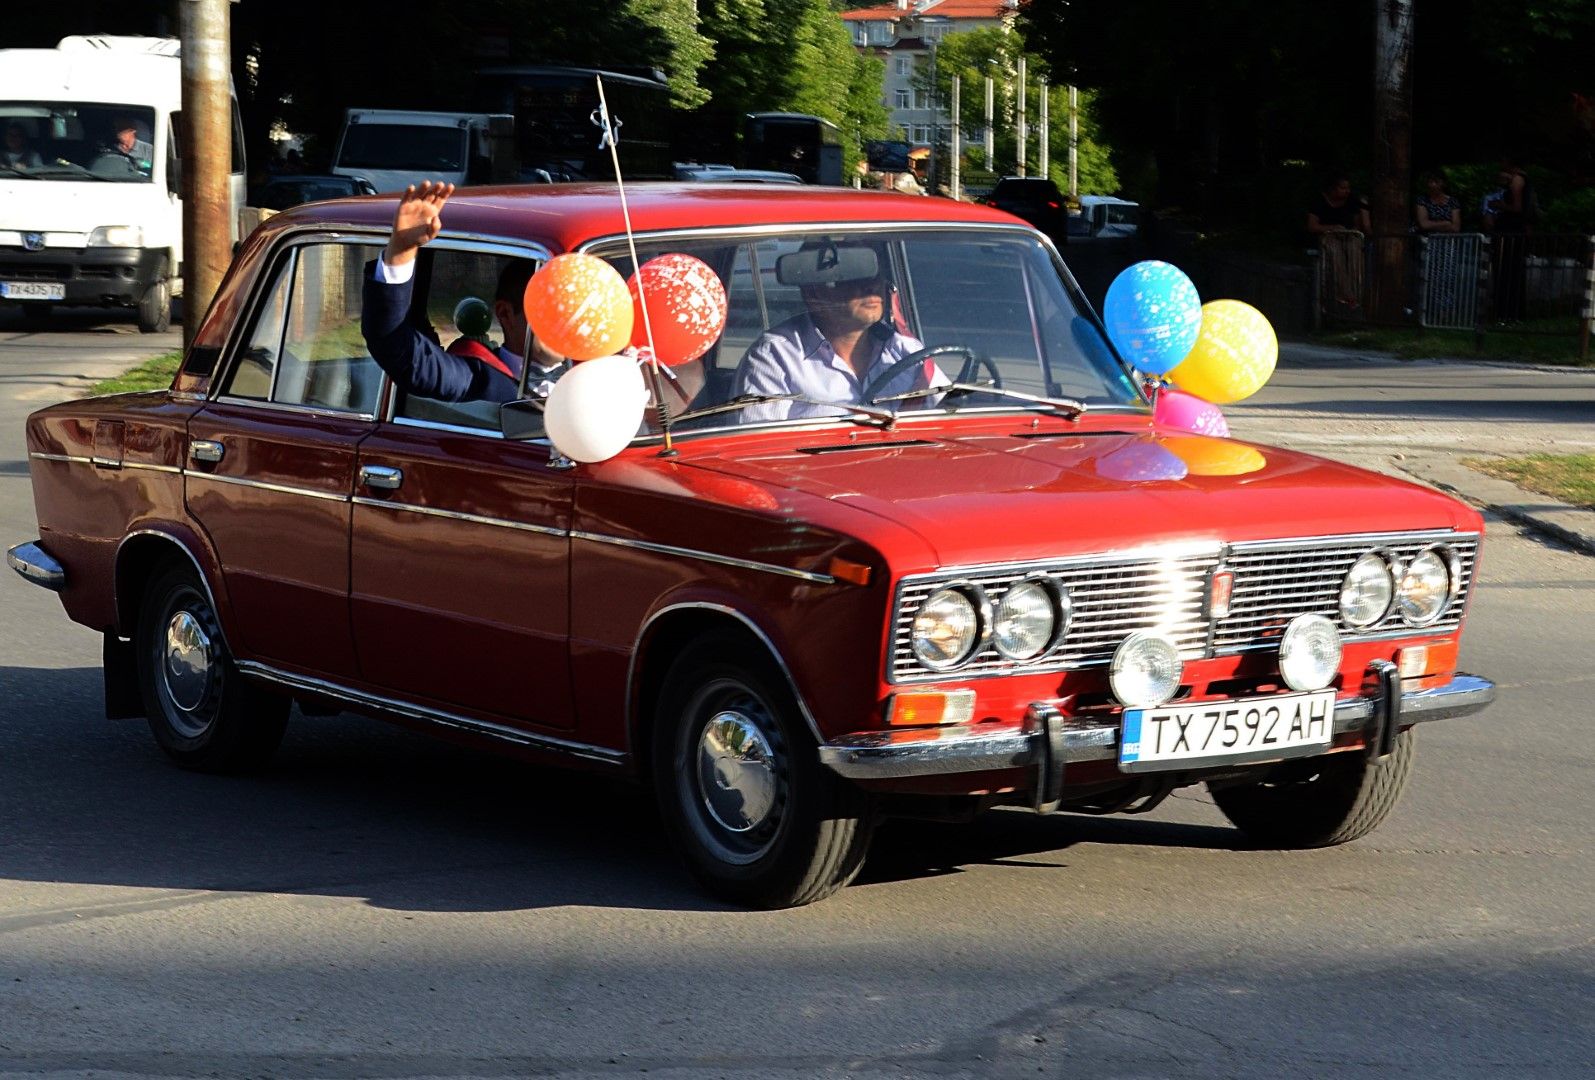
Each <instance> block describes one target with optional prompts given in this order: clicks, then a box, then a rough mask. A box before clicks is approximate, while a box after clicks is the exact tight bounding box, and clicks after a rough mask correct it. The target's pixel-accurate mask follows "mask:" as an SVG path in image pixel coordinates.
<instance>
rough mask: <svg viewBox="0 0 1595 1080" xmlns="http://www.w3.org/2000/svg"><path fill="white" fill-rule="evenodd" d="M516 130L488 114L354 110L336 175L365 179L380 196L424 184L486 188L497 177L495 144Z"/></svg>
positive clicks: (335, 164) (342, 138) (505, 118)
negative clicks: (436, 183) (481, 185)
mask: <svg viewBox="0 0 1595 1080" xmlns="http://www.w3.org/2000/svg"><path fill="white" fill-rule="evenodd" d="M513 124H514V118H513V117H510V116H508V115H503V116H498V115H493V114H489V113H457V112H405V111H402V110H398V109H350V110H349V113H348V116H347V117H346V118H345V119H344V124H343V134H342V135H341V136H339V138H338V152H337V154H336V155H334V157H333V159H332V172H333V173H334V174H335V175H337V176H348V177H363V178H365V179H367V180H369V181H371V183H372V184H374V185H376V189H377V190H378V191H379V192H390V191H403V190H404V189H405V188H406V187H408V186H409V185H411V184H419V183H420V182H421V181H422V180H442V181H446V182H448V183H452V184H456V185H460V186H463V185H465V184H485V183H487V182H489V181H490V180H491V179H493V177H494V168H493V162H494V160H495V151H496V147H495V143H494V140H495V138H499V139H502V138H503V137H504V136H505V135H507V134H509V132H510V131H511V130H512V127H513Z"/></svg>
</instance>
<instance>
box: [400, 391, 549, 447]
mask: <svg viewBox="0 0 1595 1080" xmlns="http://www.w3.org/2000/svg"><path fill="white" fill-rule="evenodd" d="M389 396H390V398H391V396H392V395H389ZM395 407H396V406H395V405H394V403H393V402H391V401H390V402H389V416H390V417H391V419H389V420H388V423H390V424H392V425H393V426H394V427H407V428H420V429H422V430H424V431H447V432H449V433H450V434H453V435H476V436H479V437H481V438H483V439H499V440H502V439H503V438H504V433H503V432H502V431H494V430H493V429H492V428H473V427H466V426H465V425H464V424H445V423H443V422H442V421H441V420H419V419H416V418H415V417H413V416H393V415H392V409H393V408H395ZM531 441H541V442H546V441H547V440H546V439H544V440H531Z"/></svg>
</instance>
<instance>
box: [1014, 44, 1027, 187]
mask: <svg viewBox="0 0 1595 1080" xmlns="http://www.w3.org/2000/svg"><path fill="white" fill-rule="evenodd" d="M1029 141H1030V129H1029V128H1028V127H1026V126H1025V58H1024V57H1023V56H1021V57H1020V58H1019V158H1018V162H1017V164H1018V168H1017V169H1016V170H1015V172H1016V173H1017V174H1018V175H1020V176H1023V175H1025V143H1027V142H1029Z"/></svg>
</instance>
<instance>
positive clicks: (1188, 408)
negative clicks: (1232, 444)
mask: <svg viewBox="0 0 1595 1080" xmlns="http://www.w3.org/2000/svg"><path fill="white" fill-rule="evenodd" d="M1152 419H1153V420H1155V421H1157V423H1158V424H1160V425H1162V426H1163V427H1171V428H1179V429H1180V430H1181V431H1190V432H1194V433H1195V434H1197V435H1215V436H1218V437H1219V438H1224V437H1226V436H1228V435H1229V424H1228V423H1227V422H1226V421H1225V419H1224V414H1223V412H1222V411H1220V410H1219V407H1218V406H1217V405H1214V404H1213V403H1212V402H1211V401H1203V400H1202V399H1201V398H1199V397H1197V396H1196V395H1195V394H1187V393H1186V392H1185V391H1183V390H1170V389H1168V388H1166V387H1165V388H1164V389H1163V390H1161V391H1159V392H1158V396H1157V407H1156V409H1154V410H1153V412H1152Z"/></svg>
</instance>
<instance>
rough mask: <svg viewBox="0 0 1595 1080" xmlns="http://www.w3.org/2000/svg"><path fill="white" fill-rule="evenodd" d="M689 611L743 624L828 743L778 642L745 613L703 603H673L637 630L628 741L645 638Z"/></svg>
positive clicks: (629, 672)
mask: <svg viewBox="0 0 1595 1080" xmlns="http://www.w3.org/2000/svg"><path fill="white" fill-rule="evenodd" d="M689 609H696V610H700V611H713V612H718V613H719V614H721V615H729V616H731V617H732V618H733V619H735V620H736V621H737V622H739V623H741V624H742V625H743V627H744V628H746V629H747V631H748V632H749V633H751V634H752V635H753V636H754V637H756V638H758V639H759V643H760V644H762V645H763V646H764V647H765V649H766V650H767V651H768V652H769V654H770V655H771V656H772V657H774V658H775V666H776V667H778V668H780V669H781V676H782V677H783V678H784V679H786V684H787V686H788V688H790V689H791V691H792V697H793V699H794V700H795V701H796V702H797V704H798V712H800V713H802V714H803V722H804V723H805V724H807V725H808V726H809V732H810V734H812V735H813V736H814V741H815V742H817V743H820V744H821V745H822V746H823V745H824V743H825V736H823V735H821V734H820V725H819V724H817V723H815V721H814V714H813V713H812V712H810V711H809V703H808V702H807V701H805V700H804V699H803V691H802V689H801V688H800V687H799V686H798V684H797V680H796V679H794V678H793V677H792V669H791V668H789V667H787V666H786V658H785V657H783V656H782V655H781V653H780V650H778V649H777V648H776V647H775V642H773V641H771V640H770V636H769V635H768V634H766V633H765V632H764V631H763V630H761V629H760V628H759V626H758V624H757V623H755V622H754V621H753V620H752V619H750V618H748V616H746V615H744V614H743V613H742V612H740V611H738V610H737V609H736V608H732V607H727V606H725V605H724V604H711V603H707V602H701V601H692V602H688V603H683V604H671V605H670V606H669V607H667V608H661V609H660V610H658V611H656V612H654V613H653V614H652V615H650V616H649V617H648V621H647V622H645V623H643V624H642V629H640V630H638V631H637V639H636V640H635V641H633V642H632V643H631V659H629V660H628V661H626V739H627V740H628V742H629V741H630V739H631V734H632V732H633V731H635V730H636V726H635V725H636V710H635V708H634V705H635V702H634V698H635V696H636V686H637V658H638V657H639V656H641V655H642V642H643V638H645V637H647V636H648V631H649V630H650V629H652V627H653V624H654V623H656V622H658V621H659V620H660V619H662V618H664V617H665V616H666V615H669V614H670V613H671V612H673V611H685V610H689Z"/></svg>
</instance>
